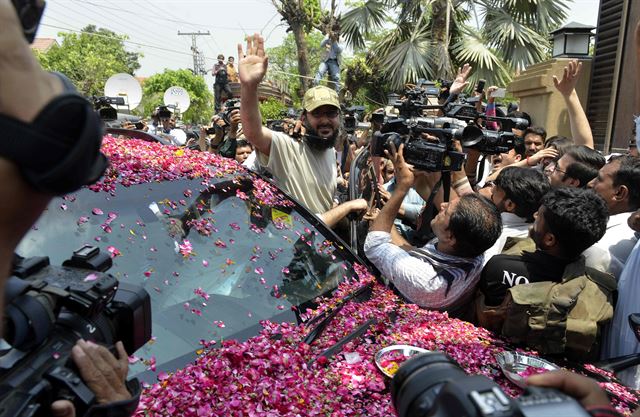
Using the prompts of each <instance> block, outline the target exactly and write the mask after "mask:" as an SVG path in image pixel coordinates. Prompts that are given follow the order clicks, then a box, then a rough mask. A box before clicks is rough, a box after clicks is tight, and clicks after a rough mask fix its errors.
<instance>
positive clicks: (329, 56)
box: [315, 34, 342, 91]
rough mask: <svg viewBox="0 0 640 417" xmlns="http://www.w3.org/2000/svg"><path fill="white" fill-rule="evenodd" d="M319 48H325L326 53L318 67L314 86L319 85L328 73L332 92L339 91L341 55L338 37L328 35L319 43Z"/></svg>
mask: <svg viewBox="0 0 640 417" xmlns="http://www.w3.org/2000/svg"><path fill="white" fill-rule="evenodd" d="M320 47H321V48H325V50H326V52H325V56H324V59H323V60H322V62H321V63H320V66H319V67H318V72H317V73H316V78H315V85H318V84H320V81H321V80H322V78H324V75H325V74H326V73H327V71H329V80H330V81H331V86H332V87H333V88H334V90H336V91H340V53H342V47H341V46H340V45H339V44H338V35H335V34H330V35H329V36H327V37H326V38H325V39H324V40H323V41H322V42H321V43H320Z"/></svg>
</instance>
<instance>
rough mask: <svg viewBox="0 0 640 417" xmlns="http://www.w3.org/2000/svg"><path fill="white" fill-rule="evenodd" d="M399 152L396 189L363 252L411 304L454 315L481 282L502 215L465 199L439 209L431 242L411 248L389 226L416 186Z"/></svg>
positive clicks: (486, 204)
mask: <svg viewBox="0 0 640 417" xmlns="http://www.w3.org/2000/svg"><path fill="white" fill-rule="evenodd" d="M403 151H404V144H402V145H400V148H399V149H398V150H397V152H396V151H395V147H392V154H391V159H392V161H393V163H394V166H395V169H396V184H397V185H396V189H395V191H394V193H393V194H392V195H391V198H390V199H389V201H388V202H387V203H386V204H385V206H384V207H383V208H382V210H381V211H380V213H379V214H378V216H377V217H376V219H375V220H374V221H373V223H372V224H371V227H370V228H369V234H368V235H367V239H366V241H365V244H364V251H365V254H366V256H367V258H368V259H369V260H370V261H371V262H372V263H373V264H374V265H375V266H376V267H377V268H378V269H379V270H380V272H381V273H382V274H383V275H384V276H385V277H386V278H387V279H389V281H390V282H392V283H393V284H394V285H395V287H396V288H397V289H398V291H399V292H400V293H401V294H402V295H403V296H404V297H406V298H407V299H409V301H411V302H413V303H415V304H417V305H419V306H421V307H425V308H432V309H440V310H447V311H449V313H450V314H454V315H455V314H456V313H457V311H459V310H461V309H463V308H464V306H465V305H466V304H467V303H468V302H469V301H470V299H471V296H472V295H473V292H474V288H475V286H476V284H477V282H478V280H479V279H480V271H481V269H482V260H483V257H482V253H483V252H484V251H486V250H487V249H489V248H490V247H491V245H493V244H494V243H495V241H496V239H497V238H498V236H499V235H500V229H501V227H502V224H501V221H500V214H499V213H498V210H497V209H496V207H495V205H494V204H493V203H491V201H489V200H488V199H486V198H485V197H482V196H479V195H477V194H473V193H472V194H470V195H465V196H463V197H461V198H459V199H457V200H454V201H452V202H451V203H443V204H442V205H441V206H440V212H439V213H438V215H437V216H436V217H435V218H434V219H433V220H432V221H431V228H432V230H433V232H434V233H435V235H436V238H435V239H434V240H432V241H431V242H429V243H428V244H427V245H426V246H425V247H423V248H419V249H415V248H413V247H411V246H409V245H408V243H407V242H406V241H405V240H404V239H402V237H400V235H399V234H398V232H397V231H396V230H395V227H394V225H393V222H394V219H395V218H396V215H397V213H398V210H399V208H400V206H401V204H402V201H403V200H404V198H405V195H406V194H407V192H408V191H409V189H410V188H411V187H412V186H413V185H414V181H415V175H414V172H413V169H412V167H411V166H409V165H408V164H407V163H406V162H405V160H404V157H403ZM465 179H466V177H465Z"/></svg>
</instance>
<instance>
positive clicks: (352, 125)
mask: <svg viewBox="0 0 640 417" xmlns="http://www.w3.org/2000/svg"><path fill="white" fill-rule="evenodd" d="M342 110H343V116H342V117H343V120H344V123H343V126H344V131H345V132H346V133H348V134H350V135H352V134H353V133H355V131H356V127H357V126H358V122H360V121H361V120H362V118H363V117H362V116H363V115H364V112H365V107H364V106H351V107H346V108H343V109H342Z"/></svg>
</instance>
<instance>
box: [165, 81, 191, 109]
mask: <svg viewBox="0 0 640 417" xmlns="http://www.w3.org/2000/svg"><path fill="white" fill-rule="evenodd" d="M164 105H165V106H167V107H170V108H175V109H176V110H178V111H179V112H180V113H184V112H186V111H187V109H188V108H189V106H190V105H191V99H190V98H189V92H188V91H187V90H185V89H184V88H182V87H178V86H173V87H169V88H167V91H165V92H164Z"/></svg>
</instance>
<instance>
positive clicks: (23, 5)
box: [11, 0, 45, 43]
mask: <svg viewBox="0 0 640 417" xmlns="http://www.w3.org/2000/svg"><path fill="white" fill-rule="evenodd" d="M11 3H13V7H14V8H15V9H16V13H17V14H18V18H19V19H20V24H21V25H22V32H23V33H24V37H25V38H26V39H27V42H29V43H33V40H34V39H35V37H36V32H38V26H39V25H40V19H42V14H43V13H44V7H45V2H44V0H11Z"/></svg>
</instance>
